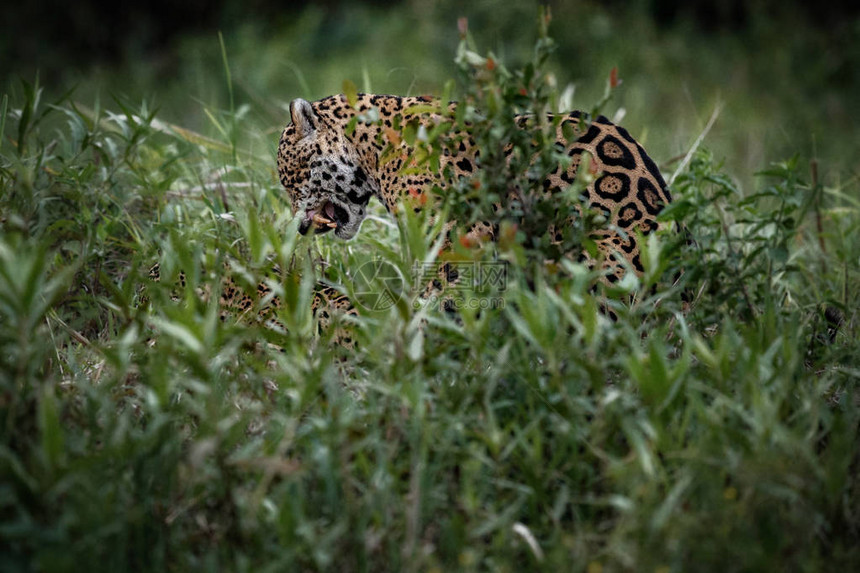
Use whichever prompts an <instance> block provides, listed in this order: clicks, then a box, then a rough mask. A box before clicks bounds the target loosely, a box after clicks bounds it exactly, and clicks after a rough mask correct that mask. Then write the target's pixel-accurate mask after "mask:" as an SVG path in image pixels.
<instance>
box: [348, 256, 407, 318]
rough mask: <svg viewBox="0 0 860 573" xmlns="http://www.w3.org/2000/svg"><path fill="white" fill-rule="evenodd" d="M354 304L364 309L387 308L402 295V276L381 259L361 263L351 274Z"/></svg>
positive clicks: (377, 309) (376, 309)
mask: <svg viewBox="0 0 860 573" xmlns="http://www.w3.org/2000/svg"><path fill="white" fill-rule="evenodd" d="M353 280H354V282H355V289H354V290H355V304H356V305H358V306H360V307H361V308H363V309H364V310H370V311H380V310H388V309H389V308H391V307H392V306H394V305H395V304H397V301H398V300H400V297H401V296H403V277H402V276H401V274H400V271H398V270H397V267H395V266H394V265H392V264H391V263H388V262H386V261H383V260H372V261H367V262H366V263H363V264H362V265H361V266H360V267H358V269H357V270H356V272H355V275H353Z"/></svg>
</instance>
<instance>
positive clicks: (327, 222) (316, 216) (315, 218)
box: [311, 213, 337, 227]
mask: <svg viewBox="0 0 860 573" xmlns="http://www.w3.org/2000/svg"><path fill="white" fill-rule="evenodd" d="M311 220H312V221H313V222H314V223H316V224H317V225H325V226H327V227H332V226H333V225H334V226H335V227H336V226H337V223H335V222H334V221H332V220H331V219H328V218H326V217H323V216H322V215H320V214H319V213H314V215H313V217H311Z"/></svg>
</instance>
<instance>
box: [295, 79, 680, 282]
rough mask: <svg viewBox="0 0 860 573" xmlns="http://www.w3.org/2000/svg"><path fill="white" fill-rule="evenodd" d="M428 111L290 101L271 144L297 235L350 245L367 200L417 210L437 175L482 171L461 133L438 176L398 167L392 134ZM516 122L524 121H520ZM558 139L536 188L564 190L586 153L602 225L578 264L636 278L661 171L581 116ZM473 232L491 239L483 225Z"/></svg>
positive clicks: (416, 102) (413, 105) (387, 100)
mask: <svg viewBox="0 0 860 573" xmlns="http://www.w3.org/2000/svg"><path fill="white" fill-rule="evenodd" d="M432 105H436V106H437V108H438V105H439V104H438V102H436V101H435V100H433V99H431V98H426V97H399V96H383V95H371V94H359V95H358V98H357V101H355V103H354V105H350V104H349V103H348V101H347V98H346V97H345V96H342V95H338V96H331V97H327V98H325V99H322V100H319V101H317V102H313V103H310V102H307V101H305V100H302V99H296V100H294V101H293V102H292V103H291V104H290V116H291V122H290V123H289V124H288V125H287V126H286V128H285V129H284V131H283V133H282V135H281V139H280V144H279V147H278V172H279V176H280V181H281V184H282V185H283V186H284V188H285V189H286V191H287V193H288V195H289V196H290V199H291V202H292V204H293V209H294V211H295V212H296V213H298V214H299V215H300V216H301V217H302V221H301V223H300V226H299V231H300V232H301V233H302V234H304V233H307V232H308V231H309V230H311V229H313V230H314V232H315V233H324V232H327V231H331V230H333V231H334V234H335V236H337V237H339V238H341V239H350V238H352V237H354V236H355V234H356V233H358V231H359V228H360V227H361V223H362V221H363V220H364V218H365V216H366V210H367V204H368V202H369V201H370V199H371V198H372V197H376V198H377V199H379V200H380V201H382V203H383V204H384V205H385V207H386V209H387V210H388V211H389V212H394V211H396V210H397V208H398V206H400V205H405V204H408V205H411V206H415V205H419V206H420V205H421V204H422V202H421V201H415V200H414V199H415V198H416V197H421V196H422V195H424V194H425V193H427V192H429V191H430V189H431V188H432V187H433V186H434V185H435V186H438V187H439V188H440V189H443V190H444V189H445V188H447V187H448V186H449V185H450V183H451V181H449V180H446V179H444V178H443V176H442V173H444V172H445V171H446V169H445V168H446V167H448V168H450V169H449V170H448V172H452V173H453V175H454V177H455V178H456V177H470V176H471V175H473V174H474V173H475V172H476V171H477V170H478V169H479V168H480V165H479V161H478V150H477V149H476V148H475V146H474V143H473V142H472V141H471V140H470V138H469V137H468V134H462V135H463V140H462V143H461V144H460V146H459V149H455V150H454V151H453V152H448V151H446V153H445V154H444V155H443V156H442V157H441V158H440V161H441V168H440V170H439V171H438V172H431V171H429V170H424V171H418V173H416V172H415V171H416V170H415V169H409V170H408V172H407V171H406V170H405V169H404V168H406V167H415V164H414V161H413V160H412V156H413V154H412V151H413V150H412V149H411V148H410V147H409V145H408V144H407V143H406V142H405V141H404V140H403V138H402V137H400V135H399V133H398V132H397V129H396V128H397V126H398V125H399V126H402V125H405V124H406V123H408V122H410V121H413V120H416V119H417V120H418V121H419V122H421V123H422V124H424V125H426V126H428V127H429V126H431V125H432V124H435V123H436V122H438V121H440V120H441V119H442V114H441V113H433V112H428V111H427V109H428V106H432ZM454 105H456V104H451V106H454ZM439 109H441V108H439ZM517 120H518V122H519V123H520V124H525V123H526V122H527V121H528V118H527V117H525V116H523V117H519V118H517ZM565 134H567V135H568V136H567V137H566V136H565ZM455 135H456V134H455ZM556 135H557V137H556V141H557V144H558V145H559V146H560V149H563V150H564V151H565V153H567V155H568V156H569V157H570V159H571V161H570V165H569V166H568V167H567V168H563V167H561V166H559V167H558V168H557V169H556V170H555V172H553V173H551V174H550V175H549V176H548V177H547V178H546V181H545V182H544V189H545V190H546V191H547V192H549V193H558V192H560V191H563V190H565V189H566V188H567V187H569V186H570V185H571V184H572V183H573V182H574V181H575V179H576V176H577V170H578V168H579V166H580V163H581V161H582V158H583V155H585V154H588V155H589V156H590V159H589V161H590V170H591V172H592V173H594V174H595V177H594V178H593V180H592V181H591V182H590V183H589V184H588V186H587V188H586V190H585V202H586V204H587V205H588V206H589V207H591V208H593V209H597V210H599V211H602V212H603V214H604V215H605V216H606V219H607V221H608V224H607V225H605V226H604V227H603V228H600V229H598V230H595V231H594V233H593V236H592V238H593V239H594V240H595V242H596V243H597V245H598V251H599V256H598V257H597V259H596V260H594V259H592V258H591V257H589V256H588V255H587V254H586V255H585V257H586V261H587V262H589V263H591V264H592V265H595V264H596V265H600V266H602V267H603V268H605V269H606V271H607V272H606V275H607V280H609V281H610V282H614V281H615V280H617V279H618V278H620V277H622V276H623V274H624V273H625V272H626V270H625V266H624V264H623V263H622V262H621V261H619V260H618V259H617V258H616V257H615V255H618V256H620V257H622V258H623V259H625V260H626V261H627V262H628V263H629V264H630V266H632V268H633V269H635V271H636V272H637V273H641V272H642V271H643V267H642V263H641V261H640V258H639V253H640V247H639V244H638V242H637V234H636V232H637V231H638V232H640V233H641V234H642V235H648V234H649V233H651V232H653V231H654V230H656V229H658V228H659V227H660V223H659V222H658V221H657V215H659V213H660V212H661V210H662V209H663V208H664V207H665V206H666V205H668V204H669V202H670V201H671V200H672V199H671V195H670V193H669V190H668V189H667V188H666V183H665V181H664V180H663V177H662V175H661V174H660V171H659V169H658V168H657V166H656V165H655V164H654V162H653V161H652V160H651V158H650V157H649V156H648V155H647V153H645V150H644V149H643V148H642V146H641V145H639V144H638V143H637V142H636V140H635V139H633V137H632V136H631V135H630V134H629V133H628V132H627V130H625V129H624V128H622V127H619V126H617V125H614V124H613V123H612V122H610V121H609V120H608V119H606V118H605V117H603V116H600V117H597V118H596V119H594V120H593V121H588V119H587V118H586V117H585V116H584V115H583V114H581V113H579V112H572V113H569V114H566V115H565V116H564V118H563V119H562V120H561V121H560V122H559V124H558V128H557V134H556ZM407 199H408V200H409V202H408V203H407ZM414 208H417V207H414ZM551 231H552V230H551V229H547V232H548V233H549V232H551ZM472 232H473V233H477V234H485V235H492V234H493V230H492V228H491V227H489V226H487V225H478V226H477V227H475V228H473V229H472Z"/></svg>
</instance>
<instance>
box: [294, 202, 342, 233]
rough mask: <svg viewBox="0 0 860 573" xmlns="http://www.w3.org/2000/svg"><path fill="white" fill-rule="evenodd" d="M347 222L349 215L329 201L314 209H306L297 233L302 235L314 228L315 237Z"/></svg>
mask: <svg viewBox="0 0 860 573" xmlns="http://www.w3.org/2000/svg"><path fill="white" fill-rule="evenodd" d="M347 221H349V214H348V213H347V212H346V209H344V208H343V207H340V206H339V205H335V204H334V203H332V202H331V201H325V202H323V203H322V204H321V205H319V206H317V207H316V208H315V209H308V210H307V211H306V212H305V218H304V220H303V221H302V222H301V224H300V225H299V233H301V234H302V235H304V234H305V233H307V232H308V230H309V229H310V228H311V227H313V228H314V234H316V235H319V234H322V233H328V232H329V231H331V230H332V229H337V228H338V227H340V226H341V225H344V224H345V223H346V222H347Z"/></svg>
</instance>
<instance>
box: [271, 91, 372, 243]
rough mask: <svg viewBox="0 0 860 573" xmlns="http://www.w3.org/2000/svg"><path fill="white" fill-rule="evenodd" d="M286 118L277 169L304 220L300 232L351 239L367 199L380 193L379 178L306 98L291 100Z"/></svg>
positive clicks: (362, 215) (345, 138)
mask: <svg viewBox="0 0 860 573" xmlns="http://www.w3.org/2000/svg"><path fill="white" fill-rule="evenodd" d="M290 119H291V122H290V124H289V125H287V127H286V128H285V129H284V132H283V134H282V135H281V141H280V144H279V146H278V172H279V175H280V179H281V183H282V184H283V186H284V188H285V189H286V190H287V193H288V194H289V196H290V202H291V203H292V205H293V211H294V212H295V213H297V214H299V216H301V218H302V220H301V222H300V224H299V232H300V233H301V234H303V235H304V234H306V233H307V232H308V231H309V230H311V229H313V231H314V233H327V232H329V231H332V230H333V231H334V234H335V236H336V237H338V238H341V239H351V238H352V237H354V236H355V235H356V233H358V230H359V228H360V227H361V223H362V221H364V218H365V216H366V213H367V203H368V201H370V198H371V197H372V196H374V195H378V193H379V182H378V181H377V180H376V179H375V177H373V175H372V174H371V173H368V170H367V168H366V167H365V166H364V165H363V162H362V160H361V156H360V154H359V153H358V150H357V149H356V147H355V145H354V144H353V143H352V142H351V141H350V140H349V139H348V138H347V137H346V135H345V134H344V133H343V130H342V129H340V128H339V127H337V126H331V125H329V124H328V123H327V122H326V121H324V120H323V118H322V117H320V115H319V114H318V113H317V112H316V111H315V110H314V107H313V105H312V104H311V103H310V102H307V101H305V100H303V99H295V100H293V101H292V103H290Z"/></svg>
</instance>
